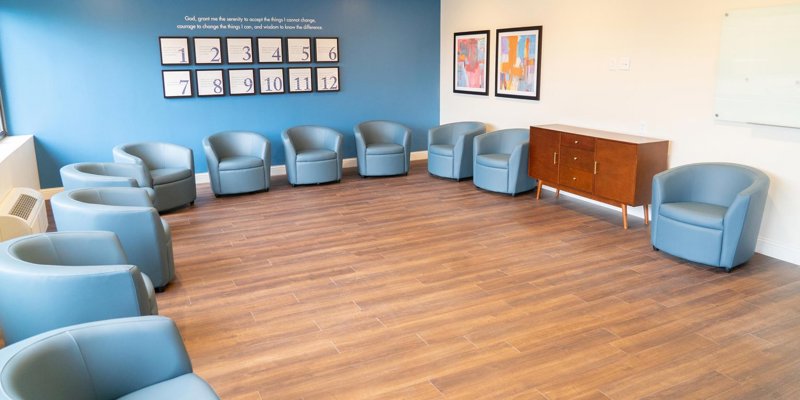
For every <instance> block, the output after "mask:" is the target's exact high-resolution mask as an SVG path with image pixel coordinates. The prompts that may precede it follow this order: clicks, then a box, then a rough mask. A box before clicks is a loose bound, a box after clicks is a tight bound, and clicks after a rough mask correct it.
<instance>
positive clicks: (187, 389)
mask: <svg viewBox="0 0 800 400" xmlns="http://www.w3.org/2000/svg"><path fill="white" fill-rule="evenodd" d="M123 399H124V400H140V399H141V400H145V399H146V400H152V399H170V400H181V399H186V400H204V399H219V397H217V394H216V393H214V389H212V388H211V386H209V385H208V383H206V382H205V381H204V380H203V379H202V378H200V377H199V376H197V375H195V374H185V375H181V376H179V377H177V378H173V379H170V380H167V381H164V382H160V383H156V384H155V385H152V386H148V387H146V388H143V389H139V390H137V391H135V392H133V393H129V394H127V395H125V396H122V397H120V398H119V400H123Z"/></svg>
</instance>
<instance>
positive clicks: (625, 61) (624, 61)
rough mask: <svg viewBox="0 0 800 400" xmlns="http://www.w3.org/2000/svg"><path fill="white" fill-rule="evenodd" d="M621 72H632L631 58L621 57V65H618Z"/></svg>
mask: <svg viewBox="0 0 800 400" xmlns="http://www.w3.org/2000/svg"><path fill="white" fill-rule="evenodd" d="M617 65H618V68H619V70H620V71H630V70H631V58H630V57H620V58H619V63H618V64H617Z"/></svg>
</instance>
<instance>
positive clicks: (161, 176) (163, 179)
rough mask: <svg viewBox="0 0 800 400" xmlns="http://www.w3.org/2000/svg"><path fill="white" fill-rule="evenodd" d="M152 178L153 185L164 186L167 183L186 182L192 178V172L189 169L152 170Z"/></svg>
mask: <svg viewBox="0 0 800 400" xmlns="http://www.w3.org/2000/svg"><path fill="white" fill-rule="evenodd" d="M150 176H152V177H153V185H162V184H165V183H170V182H177V181H180V180H184V179H186V178H188V177H190V176H192V170H190V169H188V168H160V169H151V170H150Z"/></svg>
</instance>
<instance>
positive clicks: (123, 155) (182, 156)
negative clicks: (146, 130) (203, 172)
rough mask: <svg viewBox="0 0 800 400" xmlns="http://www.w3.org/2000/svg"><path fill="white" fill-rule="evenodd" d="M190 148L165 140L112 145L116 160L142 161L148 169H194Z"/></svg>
mask: <svg viewBox="0 0 800 400" xmlns="http://www.w3.org/2000/svg"><path fill="white" fill-rule="evenodd" d="M191 154H192V150H191V149H189V148H186V147H183V146H180V145H177V144H173V143H165V142H139V143H128V144H122V145H119V146H116V147H114V149H113V155H114V161H116V162H123V163H125V162H127V163H137V164H138V163H140V162H141V163H142V164H143V165H144V166H145V167H147V169H148V170H153V169H160V168H190V169H192V170H193V171H194V160H193V159H192V156H191Z"/></svg>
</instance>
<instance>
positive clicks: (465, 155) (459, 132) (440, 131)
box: [428, 122, 486, 181]
mask: <svg viewBox="0 0 800 400" xmlns="http://www.w3.org/2000/svg"><path fill="white" fill-rule="evenodd" d="M482 133H486V125H484V124H483V123H481V122H453V123H450V124H444V125H440V126H437V127H435V128H431V129H430V130H428V172H430V173H431V174H432V175H436V176H441V177H443V178H450V179H455V180H456V181H459V180H461V179H464V178H471V177H472V145H473V143H474V139H475V136H478V135H480V134H482Z"/></svg>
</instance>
